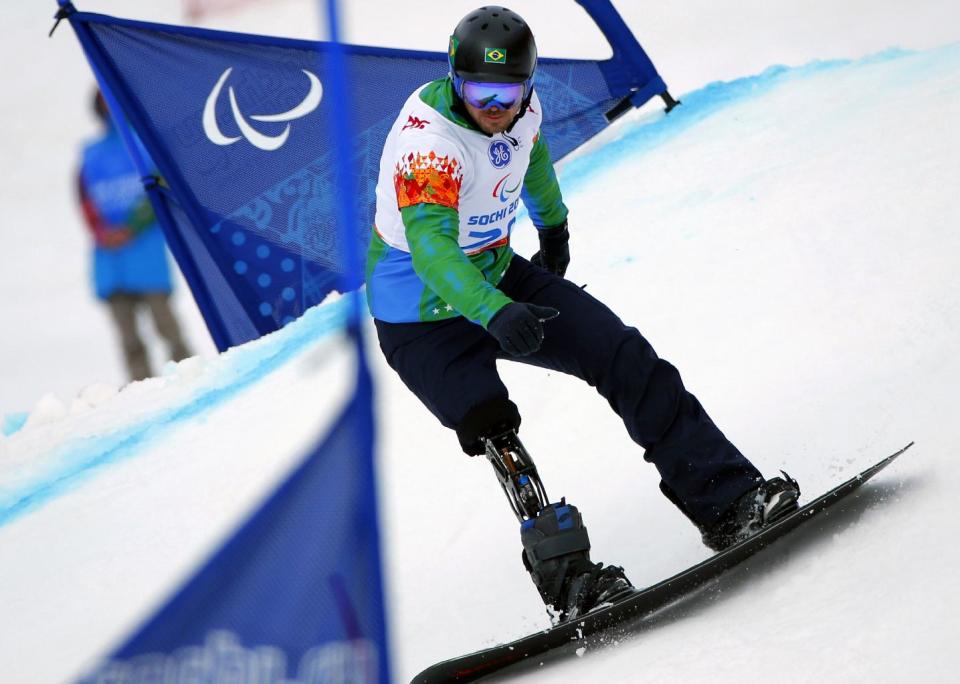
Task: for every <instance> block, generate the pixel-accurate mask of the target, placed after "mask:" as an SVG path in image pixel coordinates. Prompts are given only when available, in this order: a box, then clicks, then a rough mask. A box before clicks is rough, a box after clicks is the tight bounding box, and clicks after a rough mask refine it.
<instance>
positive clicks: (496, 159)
mask: <svg viewBox="0 0 960 684" xmlns="http://www.w3.org/2000/svg"><path fill="white" fill-rule="evenodd" d="M487 158H488V159H490V163H491V164H493V165H494V166H495V167H496V168H498V169H502V168H503V167H504V166H506V165H507V164H509V163H510V146H509V145H508V144H507V143H505V142H503V141H502V140H494V141H493V142H491V143H490V147H488V148H487Z"/></svg>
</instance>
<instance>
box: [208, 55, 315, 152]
mask: <svg viewBox="0 0 960 684" xmlns="http://www.w3.org/2000/svg"><path fill="white" fill-rule="evenodd" d="M231 71H233V67H230V68H229V69H227V70H226V71H224V72H223V73H222V74H221V75H220V79H219V80H218V81H217V83H216V85H215V86H213V90H212V91H210V95H208V96H207V102H206V105H205V106H204V108H203V132H204V133H206V135H207V138H208V139H209V140H210V142H212V143H214V144H215V145H232V144H233V143H235V142H237V141H238V140H241V139H242V138H246V139H247V141H248V142H249V143H250V144H251V145H253V146H254V147H256V148H259V149H261V150H265V151H267V152H272V151H273V150H277V149H280V147H281V146H282V145H283V143H285V142H287V137H288V136H289V135H290V124H289V123H287V125H286V126H285V127H284V129H283V131H282V132H281V133H279V134H278V135H267V134H265V133H261V132H260V131H258V130H257V129H256V128H254V127H253V126H252V125H251V124H250V123H249V122H248V121H247V119H246V117H244V115H243V113H242V112H241V111H240V106H239V105H238V104H237V96H236V93H235V92H234V90H233V86H229V87H228V88H227V93H228V96H229V100H230V111H231V112H232V113H233V120H234V122H235V123H236V125H237V129H238V130H239V132H240V135H237V136H227V135H225V134H224V133H223V131H221V130H220V126H219V124H218V123H217V100H218V99H219V97H220V91H222V90H223V86H224V84H225V83H226V81H227V79H228V78H229V77H230V72H231ZM301 71H302V72H303V73H304V74H305V75H306V77H307V80H308V81H309V83H310V89H309V90H308V91H307V94H306V96H305V97H304V98H303V100H302V101H301V102H300V104H298V105H297V106H296V107H294V108H293V109H291V110H288V111H286V112H280V113H279V114H252V115H250V118H251V119H253V120H254V121H262V122H266V123H286V122H289V121H294V120H296V119H300V118H302V117H304V116H306V115H307V114H309V113H310V112H312V111H313V110H314V109H316V108H317V106H318V105H319V104H320V99H321V98H322V97H323V86H322V85H321V84H320V79H319V78H317V77H316V75H314V74H312V73H310V72H309V71H307V70H306V69H301Z"/></svg>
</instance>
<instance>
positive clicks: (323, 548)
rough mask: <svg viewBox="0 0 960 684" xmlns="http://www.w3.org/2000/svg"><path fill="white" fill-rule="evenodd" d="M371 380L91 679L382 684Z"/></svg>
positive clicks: (133, 683) (98, 683)
mask: <svg viewBox="0 0 960 684" xmlns="http://www.w3.org/2000/svg"><path fill="white" fill-rule="evenodd" d="M372 448H373V417H372V413H371V401H370V378H369V374H368V373H367V372H366V370H365V367H364V366H362V371H361V373H360V381H359V383H358V387H357V392H356V393H355V395H354V396H353V397H352V399H351V400H350V401H349V403H348V404H347V406H346V408H345V409H344V410H343V412H342V414H341V415H340V417H339V418H338V419H337V421H336V422H335V424H334V425H333V427H332V428H331V429H330V430H329V432H328V434H327V436H326V437H325V438H324V439H323V440H322V442H321V443H320V444H319V445H318V446H317V447H316V448H315V450H314V451H313V452H312V453H311V454H310V455H309V456H308V457H307V458H306V460H305V461H304V462H303V463H302V464H301V465H300V466H299V467H298V468H297V469H296V470H295V471H294V472H293V473H292V475H291V476H290V477H289V478H288V479H287V480H286V482H285V483H284V484H282V485H281V486H280V487H279V488H278V489H277V491H276V492H275V493H274V494H273V495H272V496H271V497H270V498H269V500H268V501H267V502H266V503H265V504H264V506H263V507H262V508H261V509H260V510H258V511H257V512H256V513H255V514H254V515H253V516H252V517H251V518H250V519H249V520H248V521H247V522H246V523H245V524H244V525H243V526H242V527H241V529H240V530H239V531H238V532H237V533H236V535H235V536H234V537H233V538H232V539H231V540H230V541H228V542H227V543H226V545H224V546H223V547H222V548H221V549H220V550H219V551H218V552H217V553H216V554H215V555H214V557H213V558H212V559H211V560H210V561H209V562H208V563H207V564H206V566H204V567H203V568H202V569H201V570H200V571H199V572H198V573H197V574H196V575H195V576H194V577H193V578H192V579H191V580H190V581H189V582H188V583H187V584H186V586H184V587H183V588H182V589H181V590H180V591H179V592H178V593H177V594H176V595H175V596H174V597H173V598H172V599H171V600H170V601H169V602H168V603H167V604H166V606H165V607H164V608H162V609H161V610H160V611H159V612H158V613H157V614H156V615H155V616H154V617H152V618H151V619H150V620H149V621H148V622H147V623H146V624H145V625H144V626H143V627H142V628H141V629H140V630H139V631H138V632H137V633H136V634H134V635H133V636H132V637H131V638H130V639H129V640H128V641H127V642H126V643H125V644H124V645H123V646H121V647H120V648H119V649H117V650H116V652H114V653H113V654H112V655H111V656H110V657H109V658H108V659H106V660H105V661H104V662H103V663H102V664H100V665H99V666H97V668H96V669H95V670H94V671H92V672H90V673H89V674H87V675H85V676H84V677H83V678H82V679H81V681H82V682H89V683H91V684H94V683H95V684H153V683H155V682H164V683H168V684H180V683H181V682H182V683H184V684H186V683H188V682H190V683H193V682H263V683H264V684H268V683H270V684H272V683H279V682H284V683H285V684H320V683H322V682H349V683H350V684H377V683H380V682H388V681H389V676H390V673H389V669H388V667H389V662H388V659H387V636H386V625H385V620H384V613H383V595H382V589H381V570H380V555H379V548H380V547H379V538H378V535H379V533H378V527H377V515H376V505H375V500H376V492H375V488H374V486H373V482H374V472H373V460H372Z"/></svg>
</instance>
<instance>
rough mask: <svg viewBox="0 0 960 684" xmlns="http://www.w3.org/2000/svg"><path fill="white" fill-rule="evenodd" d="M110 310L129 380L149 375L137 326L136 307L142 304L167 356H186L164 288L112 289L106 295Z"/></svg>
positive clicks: (187, 350)
mask: <svg viewBox="0 0 960 684" xmlns="http://www.w3.org/2000/svg"><path fill="white" fill-rule="evenodd" d="M107 304H108V305H109V306H110V314H111V315H112V316H113V321H114V323H115V324H116V327H117V333H118V334H119V336H120V345H121V347H122V349H123V359H124V362H125V363H126V366H127V374H128V375H129V377H130V380H143V379H144V378H149V377H150V376H151V375H152V372H151V370H150V360H149V358H148V357H147V348H146V345H144V343H143V340H142V339H141V337H140V332H139V330H138V328H137V311H138V310H139V309H141V308H143V307H146V308H147V309H148V310H149V311H150V316H151V318H153V324H154V327H155V328H156V330H157V334H158V335H160V337H162V338H163V339H164V341H165V342H166V343H167V348H168V351H169V354H170V358H172V359H173V360H174V361H182V360H183V359H185V358H187V357H188V356H190V350H189V349H188V348H187V345H186V343H184V341H183V335H182V333H181V331H180V326H179V325H178V324H177V319H176V317H175V316H174V315H173V310H172V309H171V308H170V295H168V294H167V293H165V292H114V293H113V294H111V295H110V296H109V297H108V298H107Z"/></svg>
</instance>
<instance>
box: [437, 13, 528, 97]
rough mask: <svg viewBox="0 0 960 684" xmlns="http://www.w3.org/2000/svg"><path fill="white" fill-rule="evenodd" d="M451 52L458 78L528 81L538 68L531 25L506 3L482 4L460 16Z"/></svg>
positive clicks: (452, 63) (453, 73) (488, 80)
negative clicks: (496, 4) (501, 5)
mask: <svg viewBox="0 0 960 684" xmlns="http://www.w3.org/2000/svg"><path fill="white" fill-rule="evenodd" d="M448 54H449V56H450V72H451V75H452V76H453V78H454V80H455V81H480V82H486V83H525V82H527V81H529V80H530V79H531V78H532V77H533V72H534V70H535V69H536V68H537V44H536V43H535V42H534V40H533V33H532V32H531V31H530V27H529V26H527V22H525V21H524V20H523V18H522V17H521V16H520V15H519V14H515V13H514V12H511V11H510V10H508V9H507V8H506V7H481V8H480V9H476V10H474V11H473V12H470V13H469V14H468V15H467V16H465V17H464V18H463V19H461V20H460V23H459V24H457V28H455V29H454V30H453V35H452V36H450V49H449V52H448ZM528 90H529V88H528Z"/></svg>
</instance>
